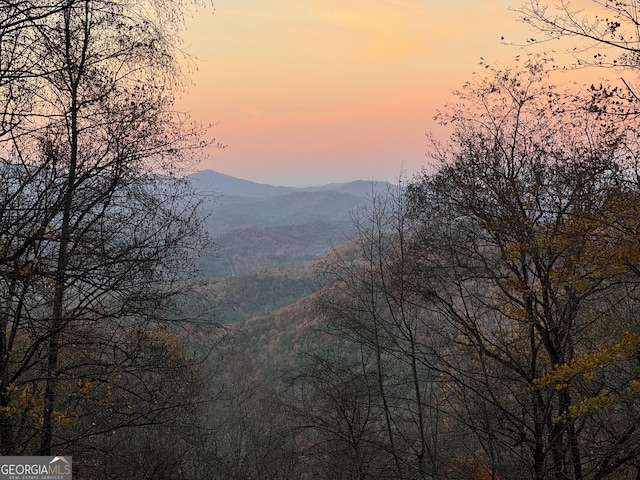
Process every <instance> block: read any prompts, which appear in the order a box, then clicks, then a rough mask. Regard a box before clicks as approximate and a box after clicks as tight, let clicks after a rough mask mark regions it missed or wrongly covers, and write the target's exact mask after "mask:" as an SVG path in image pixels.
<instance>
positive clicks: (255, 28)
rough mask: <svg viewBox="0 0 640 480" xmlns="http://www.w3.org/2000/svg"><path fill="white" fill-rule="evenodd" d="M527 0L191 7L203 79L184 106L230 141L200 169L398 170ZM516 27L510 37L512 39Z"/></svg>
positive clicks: (320, 173) (280, 180)
mask: <svg viewBox="0 0 640 480" xmlns="http://www.w3.org/2000/svg"><path fill="white" fill-rule="evenodd" d="M519 5H520V1H519V0H493V1H490V0H447V1H436V0H215V12H214V11H213V10H212V9H211V8H208V9H207V8H203V9H199V10H195V11H193V12H192V18H189V19H187V30H186V31H185V33H184V35H183V37H184V45H183V48H184V49H185V50H186V51H187V52H188V53H189V54H191V55H192V56H194V57H195V61H194V62H193V63H192V64H191V63H190V65H191V67H192V72H191V80H192V81H193V85H192V86H191V87H190V88H189V90H188V91H187V92H185V93H184V94H182V95H181V97H180V98H179V101H178V107H179V108H180V109H181V110H184V111H187V112H188V113H189V114H190V117H191V119H192V120H193V121H196V122H199V123H203V124H213V125H214V126H213V128H212V129H211V131H210V135H211V136H212V137H215V139H216V141H218V142H220V143H222V144H224V145H226V148H225V149H223V150H215V149H211V150H210V151H209V152H208V154H207V156H206V158H203V160H202V161H201V163H200V165H199V169H213V170H216V171H219V172H222V173H226V174H229V175H233V176H236V177H240V178H244V179H247V180H252V181H256V182H259V183H270V184H274V185H296V186H301V185H319V184H326V183H330V182H345V181H351V180H356V179H359V180H388V181H391V182H394V181H396V180H397V179H398V178H399V177H400V176H411V175H413V174H415V173H418V172H419V171H420V169H421V168H422V167H423V166H424V165H427V164H428V162H429V158H428V157H427V154H426V152H427V150H428V143H427V141H426V138H425V134H426V132H433V133H434V134H435V135H436V136H438V135H444V134H445V133H444V132H443V131H442V127H440V126H439V125H438V124H437V123H436V122H435V121H434V119H433V117H434V115H435V114H436V113H437V110H438V108H441V107H443V106H444V104H445V103H446V102H447V101H448V100H449V99H451V92H452V91H453V90H455V89H457V88H459V87H461V86H462V84H463V83H464V82H465V81H466V80H469V79H470V78H471V76H472V74H473V72H474V71H476V70H477V69H478V68H480V67H479V62H480V60H481V57H482V58H484V59H485V60H487V61H489V62H492V63H493V62H506V63H508V62H509V61H510V59H512V58H513V57H515V56H516V55H518V54H519V53H521V49H520V47H518V46H515V45H514V44H518V43H519V44H522V43H524V41H525V39H526V38H527V36H528V35H530V32H529V31H528V29H527V27H526V26H525V25H523V24H522V23H521V22H519V21H518V14H517V13H516V12H514V11H513V10H512V8H516V7H518V6H519ZM503 37H504V41H503V40H501V39H502V38H503Z"/></svg>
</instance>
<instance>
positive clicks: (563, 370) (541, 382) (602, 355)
mask: <svg viewBox="0 0 640 480" xmlns="http://www.w3.org/2000/svg"><path fill="white" fill-rule="evenodd" d="M639 347H640V335H638V334H635V333H631V332H628V331H626V332H624V334H623V335H622V339H621V340H620V341H619V342H618V343H616V344H614V345H612V346H611V347H609V348H603V349H602V350H598V351H596V352H590V353H585V354H584V355H580V356H578V357H576V358H574V359H573V360H572V361H571V362H570V363H568V364H566V363H565V364H563V365H556V366H555V367H554V369H553V370H552V371H550V372H547V373H545V374H543V375H542V377H540V378H536V379H535V380H534V381H533V386H534V387H545V386H549V385H555V386H556V388H557V389H560V388H564V387H560V388H559V386H560V385H563V386H566V383H567V381H568V380H570V379H571V378H572V377H574V376H576V375H583V376H584V377H585V378H586V379H588V380H590V379H593V378H594V377H595V372H596V369H598V368H601V367H604V366H607V365H612V364H614V363H620V362H624V361H626V360H628V359H630V358H631V357H633V356H634V355H635V354H636V352H637V351H638V348H639Z"/></svg>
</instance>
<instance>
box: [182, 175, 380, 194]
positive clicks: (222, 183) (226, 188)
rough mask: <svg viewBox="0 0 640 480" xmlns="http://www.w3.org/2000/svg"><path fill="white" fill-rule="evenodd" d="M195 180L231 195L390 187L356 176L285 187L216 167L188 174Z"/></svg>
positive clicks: (198, 185)
mask: <svg viewBox="0 0 640 480" xmlns="http://www.w3.org/2000/svg"><path fill="white" fill-rule="evenodd" d="M187 178H188V179H189V180H190V181H191V182H192V184H193V185H194V186H195V187H196V188H197V189H198V190H202V191H206V192H208V193H216V194H219V195H223V196H226V195H231V196H240V197H258V198H260V197H273V196H278V195H285V194H287V193H292V192H323V191H337V192H341V193H348V194H351V195H356V196H359V197H364V196H369V195H371V194H372V193H374V192H381V191H385V190H386V189H387V186H388V183H387V182H379V181H366V180H354V181H351V182H344V183H329V184H326V185H314V186H309V187H285V186H275V185H270V184H267V183H256V182H252V181H251V180H243V179H241V178H237V177H233V176H231V175H227V174H225V173H220V172H216V171H215V170H200V171H198V172H196V173H192V174H191V175H189V176H188V177H187Z"/></svg>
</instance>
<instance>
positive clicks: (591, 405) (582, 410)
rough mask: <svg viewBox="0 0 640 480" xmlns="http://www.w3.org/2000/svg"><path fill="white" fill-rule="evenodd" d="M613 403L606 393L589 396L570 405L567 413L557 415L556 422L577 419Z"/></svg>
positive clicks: (554, 420)
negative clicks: (576, 403)
mask: <svg viewBox="0 0 640 480" xmlns="http://www.w3.org/2000/svg"><path fill="white" fill-rule="evenodd" d="M609 405H611V399H610V398H609V397H607V396H606V395H603V394H600V395H597V396H595V397H588V398H585V399H584V400H582V401H581V402H580V403H579V404H578V405H569V409H568V411H567V412H566V413H564V414H562V415H560V416H558V417H555V418H554V419H553V422H554V423H562V422H565V421H567V420H568V419H576V418H578V417H581V416H583V415H588V414H590V413H594V412H597V411H599V410H602V409H603V408H605V407H608V406H609Z"/></svg>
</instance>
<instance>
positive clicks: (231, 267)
mask: <svg viewBox="0 0 640 480" xmlns="http://www.w3.org/2000/svg"><path fill="white" fill-rule="evenodd" d="M189 181H190V182H191V184H192V185H193V186H194V189H195V190H197V191H198V192H200V193H201V194H203V195H206V196H207V197H208V201H207V202H206V203H205V205H203V206H202V212H203V215H204V216H205V217H206V218H207V220H206V225H207V227H208V231H209V233H210V235H211V238H212V239H213V241H214V242H215V244H216V253H215V254H214V255H208V256H205V257H203V258H202V259H201V260H200V262H199V265H200V268H201V269H202V271H203V272H204V274H205V276H207V277H220V276H226V275H242V274H247V273H260V272H263V271H266V270H270V269H273V268H278V267H283V266H292V265H298V264H301V263H304V262H307V261H310V260H313V259H317V258H319V257H321V256H322V255H323V254H325V253H326V252H328V251H329V250H331V248H332V247H333V246H336V245H339V244H341V243H343V242H345V241H347V240H348V239H349V238H351V237H352V236H353V231H354V230H353V222H352V221H351V212H352V211H353V210H354V209H355V208H356V207H358V206H362V205H364V204H365V203H366V202H367V199H368V198H370V197H371V196H372V195H374V194H377V193H379V192H383V191H386V189H387V188H388V185H387V184H386V183H385V182H366V181H354V182H350V183H344V184H331V185H324V186H315V187H305V188H294V187H275V186H271V185H265V184H257V183H254V182H250V181H247V180H241V179H238V178H234V177H231V176H229V175H223V174H220V173H217V172H213V171H210V170H209V171H202V172H198V173H196V174H193V175H190V176H189Z"/></svg>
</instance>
